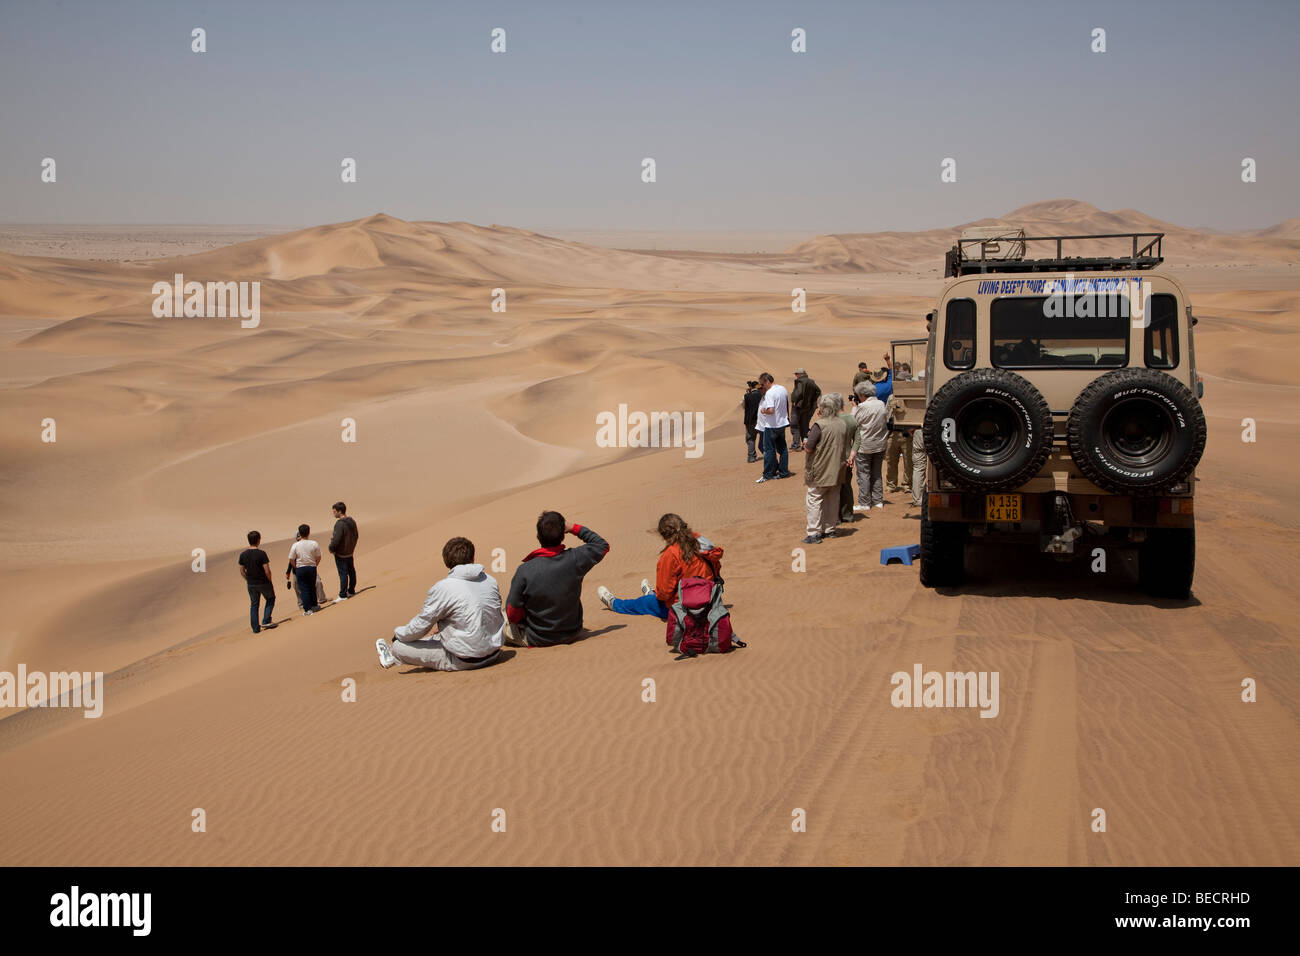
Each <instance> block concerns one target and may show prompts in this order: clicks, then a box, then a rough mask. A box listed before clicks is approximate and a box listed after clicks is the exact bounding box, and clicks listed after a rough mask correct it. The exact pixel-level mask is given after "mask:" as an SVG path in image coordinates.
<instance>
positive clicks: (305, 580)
mask: <svg viewBox="0 0 1300 956" xmlns="http://www.w3.org/2000/svg"><path fill="white" fill-rule="evenodd" d="M320 561H321V551H320V545H319V544H317V543H316V542H315V541H313V540H311V528H310V527H309V526H308V525H305V524H300V525H298V537H297V538H296V539H295V540H294V542H293V547H291V548H290V549H289V568H288V570H286V571H285V572H284V580H285V582H286V583H288V581H289V575H290V574H292V575H293V577H294V583H295V584H296V585H297V586H298V597H299V599H300V600H301V601H302V611H303V614H311V613H313V612H315V611H319V610H320V605H319V604H318V603H317V602H316V568H317V566H318V565H319V564H320Z"/></svg>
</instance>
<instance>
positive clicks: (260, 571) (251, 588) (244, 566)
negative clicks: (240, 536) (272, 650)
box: [239, 531, 276, 634]
mask: <svg viewBox="0 0 1300 956" xmlns="http://www.w3.org/2000/svg"><path fill="white" fill-rule="evenodd" d="M261 543H262V533H261V532H260V531H250V532H248V547H247V548H245V549H244V550H243V551H242V552H240V555H239V574H240V576H241V577H242V578H243V579H244V583H245V584H247V585H248V600H249V602H250V605H251V606H250V608H249V611H248V619H249V622H250V623H251V624H252V625H253V633H254V634H260V633H261V632H262V628H264V627H265V628H272V627H275V626H276V625H275V624H274V622H272V620H271V614H272V612H273V611H274V610H275V585H274V584H272V583H271V558H270V557H269V556H268V555H267V553H266V552H265V551H263V550H262V549H261V548H260V547H258V545H260V544H261ZM263 598H265V599H266V613H265V614H264V615H263V616H262V623H261V625H259V624H258V623H257V608H258V605H260V604H261V603H262V599H263Z"/></svg>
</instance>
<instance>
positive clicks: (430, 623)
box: [375, 538, 505, 671]
mask: <svg viewBox="0 0 1300 956" xmlns="http://www.w3.org/2000/svg"><path fill="white" fill-rule="evenodd" d="M442 563H443V564H445V565H446V566H447V568H448V571H447V576H446V577H445V578H443V579H442V580H441V581H439V582H438V583H437V584H435V585H434V586H433V587H431V588H429V593H428V594H426V595H425V597H424V604H423V605H422V606H421V608H420V613H419V614H417V615H415V617H413V618H411V620H410V623H408V624H404V625H403V626H401V627H398V628H395V629H394V630H393V642H392V645H391V646H390V645H389V643H388V642H387V641H385V640H384V639H383V638H382V637H381V638H380V639H379V640H377V641H375V649H376V650H377V651H378V652H379V665H380V666H381V667H384V668H389V667H395V666H396V665H398V664H410V665H412V666H414V667H428V668H430V669H432V670H435V671H468V670H476V669H477V668H480V667H488V666H489V665H492V664H496V663H498V662H499V661H500V660H501V659H502V658H501V641H502V638H503V636H504V630H505V621H504V619H503V618H502V616H501V589H500V588H499V587H497V582H496V579H495V578H494V577H492V576H491V575H490V574H486V573H485V572H484V571H483V565H481V564H475V563H474V542H473V541H471V540H469V538H452V539H451V540H449V541H448V542H447V543H446V544H444V545H443V546H442ZM434 628H437V633H436V634H435V635H434V636H433V637H430V636H429V632H430V631H432V630H433V629H434Z"/></svg>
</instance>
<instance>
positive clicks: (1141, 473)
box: [1068, 368, 1205, 495]
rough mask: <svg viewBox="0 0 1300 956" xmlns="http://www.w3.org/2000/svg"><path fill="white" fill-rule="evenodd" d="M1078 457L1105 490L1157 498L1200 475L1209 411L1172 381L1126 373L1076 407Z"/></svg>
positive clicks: (1073, 433)
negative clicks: (1194, 474)
mask: <svg viewBox="0 0 1300 956" xmlns="http://www.w3.org/2000/svg"><path fill="white" fill-rule="evenodd" d="M1068 434H1069V441H1070V455H1071V456H1072V457H1073V458H1074V464H1075V465H1076V466H1077V467H1078V469H1079V471H1080V472H1081V473H1082V474H1083V476H1084V477H1085V478H1087V479H1088V480H1089V481H1091V482H1092V483H1093V484H1094V485H1096V486H1097V487H1098V488H1101V489H1102V490H1103V491H1109V492H1113V493H1118V494H1135V495H1154V494H1159V493H1160V492H1161V491H1164V490H1166V489H1167V488H1168V487H1169V486H1170V485H1172V484H1176V483H1177V482H1180V481H1182V480H1183V479H1185V478H1186V477H1187V476H1188V475H1190V474H1191V473H1192V469H1193V468H1195V467H1196V463H1197V462H1199V461H1200V460H1201V455H1202V454H1203V453H1204V451H1205V412H1204V411H1203V410H1202V409H1201V403H1200V402H1198V401H1197V400H1196V396H1195V395H1193V394H1192V390H1191V389H1190V388H1188V387H1187V386H1186V385H1184V384H1183V383H1182V382H1180V381H1178V380H1177V379H1176V378H1174V377H1173V376H1172V375H1169V374H1167V373H1164V372H1157V371H1154V370H1152V369H1147V368H1120V369H1116V370H1115V371H1113V372H1107V373H1106V374H1105V375H1102V376H1101V377H1099V378H1097V379H1096V380H1095V381H1093V382H1092V384H1091V385H1089V386H1088V387H1087V388H1085V389H1084V390H1083V391H1082V392H1080V393H1079V397H1078V398H1077V399H1075V402H1074V407H1073V408H1072V409H1070V422H1069V426H1068Z"/></svg>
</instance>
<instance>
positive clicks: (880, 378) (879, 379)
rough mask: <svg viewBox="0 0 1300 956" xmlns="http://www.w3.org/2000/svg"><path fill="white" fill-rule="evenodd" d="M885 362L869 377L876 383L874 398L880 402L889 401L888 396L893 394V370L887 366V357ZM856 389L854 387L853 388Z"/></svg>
mask: <svg viewBox="0 0 1300 956" xmlns="http://www.w3.org/2000/svg"><path fill="white" fill-rule="evenodd" d="M885 362H886V364H885V365H882V366H881V367H880V371H879V372H876V373H875V374H874V375H872V376H871V380H872V381H873V382H875V383H876V398H878V399H880V400H881V401H882V402H887V401H889V396H891V395H893V394H894V369H893V367H892V366H890V365H889V364H888V362H889V356H888V355H886V356H885ZM856 387H857V386H856V385H855V386H854V388H856Z"/></svg>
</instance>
